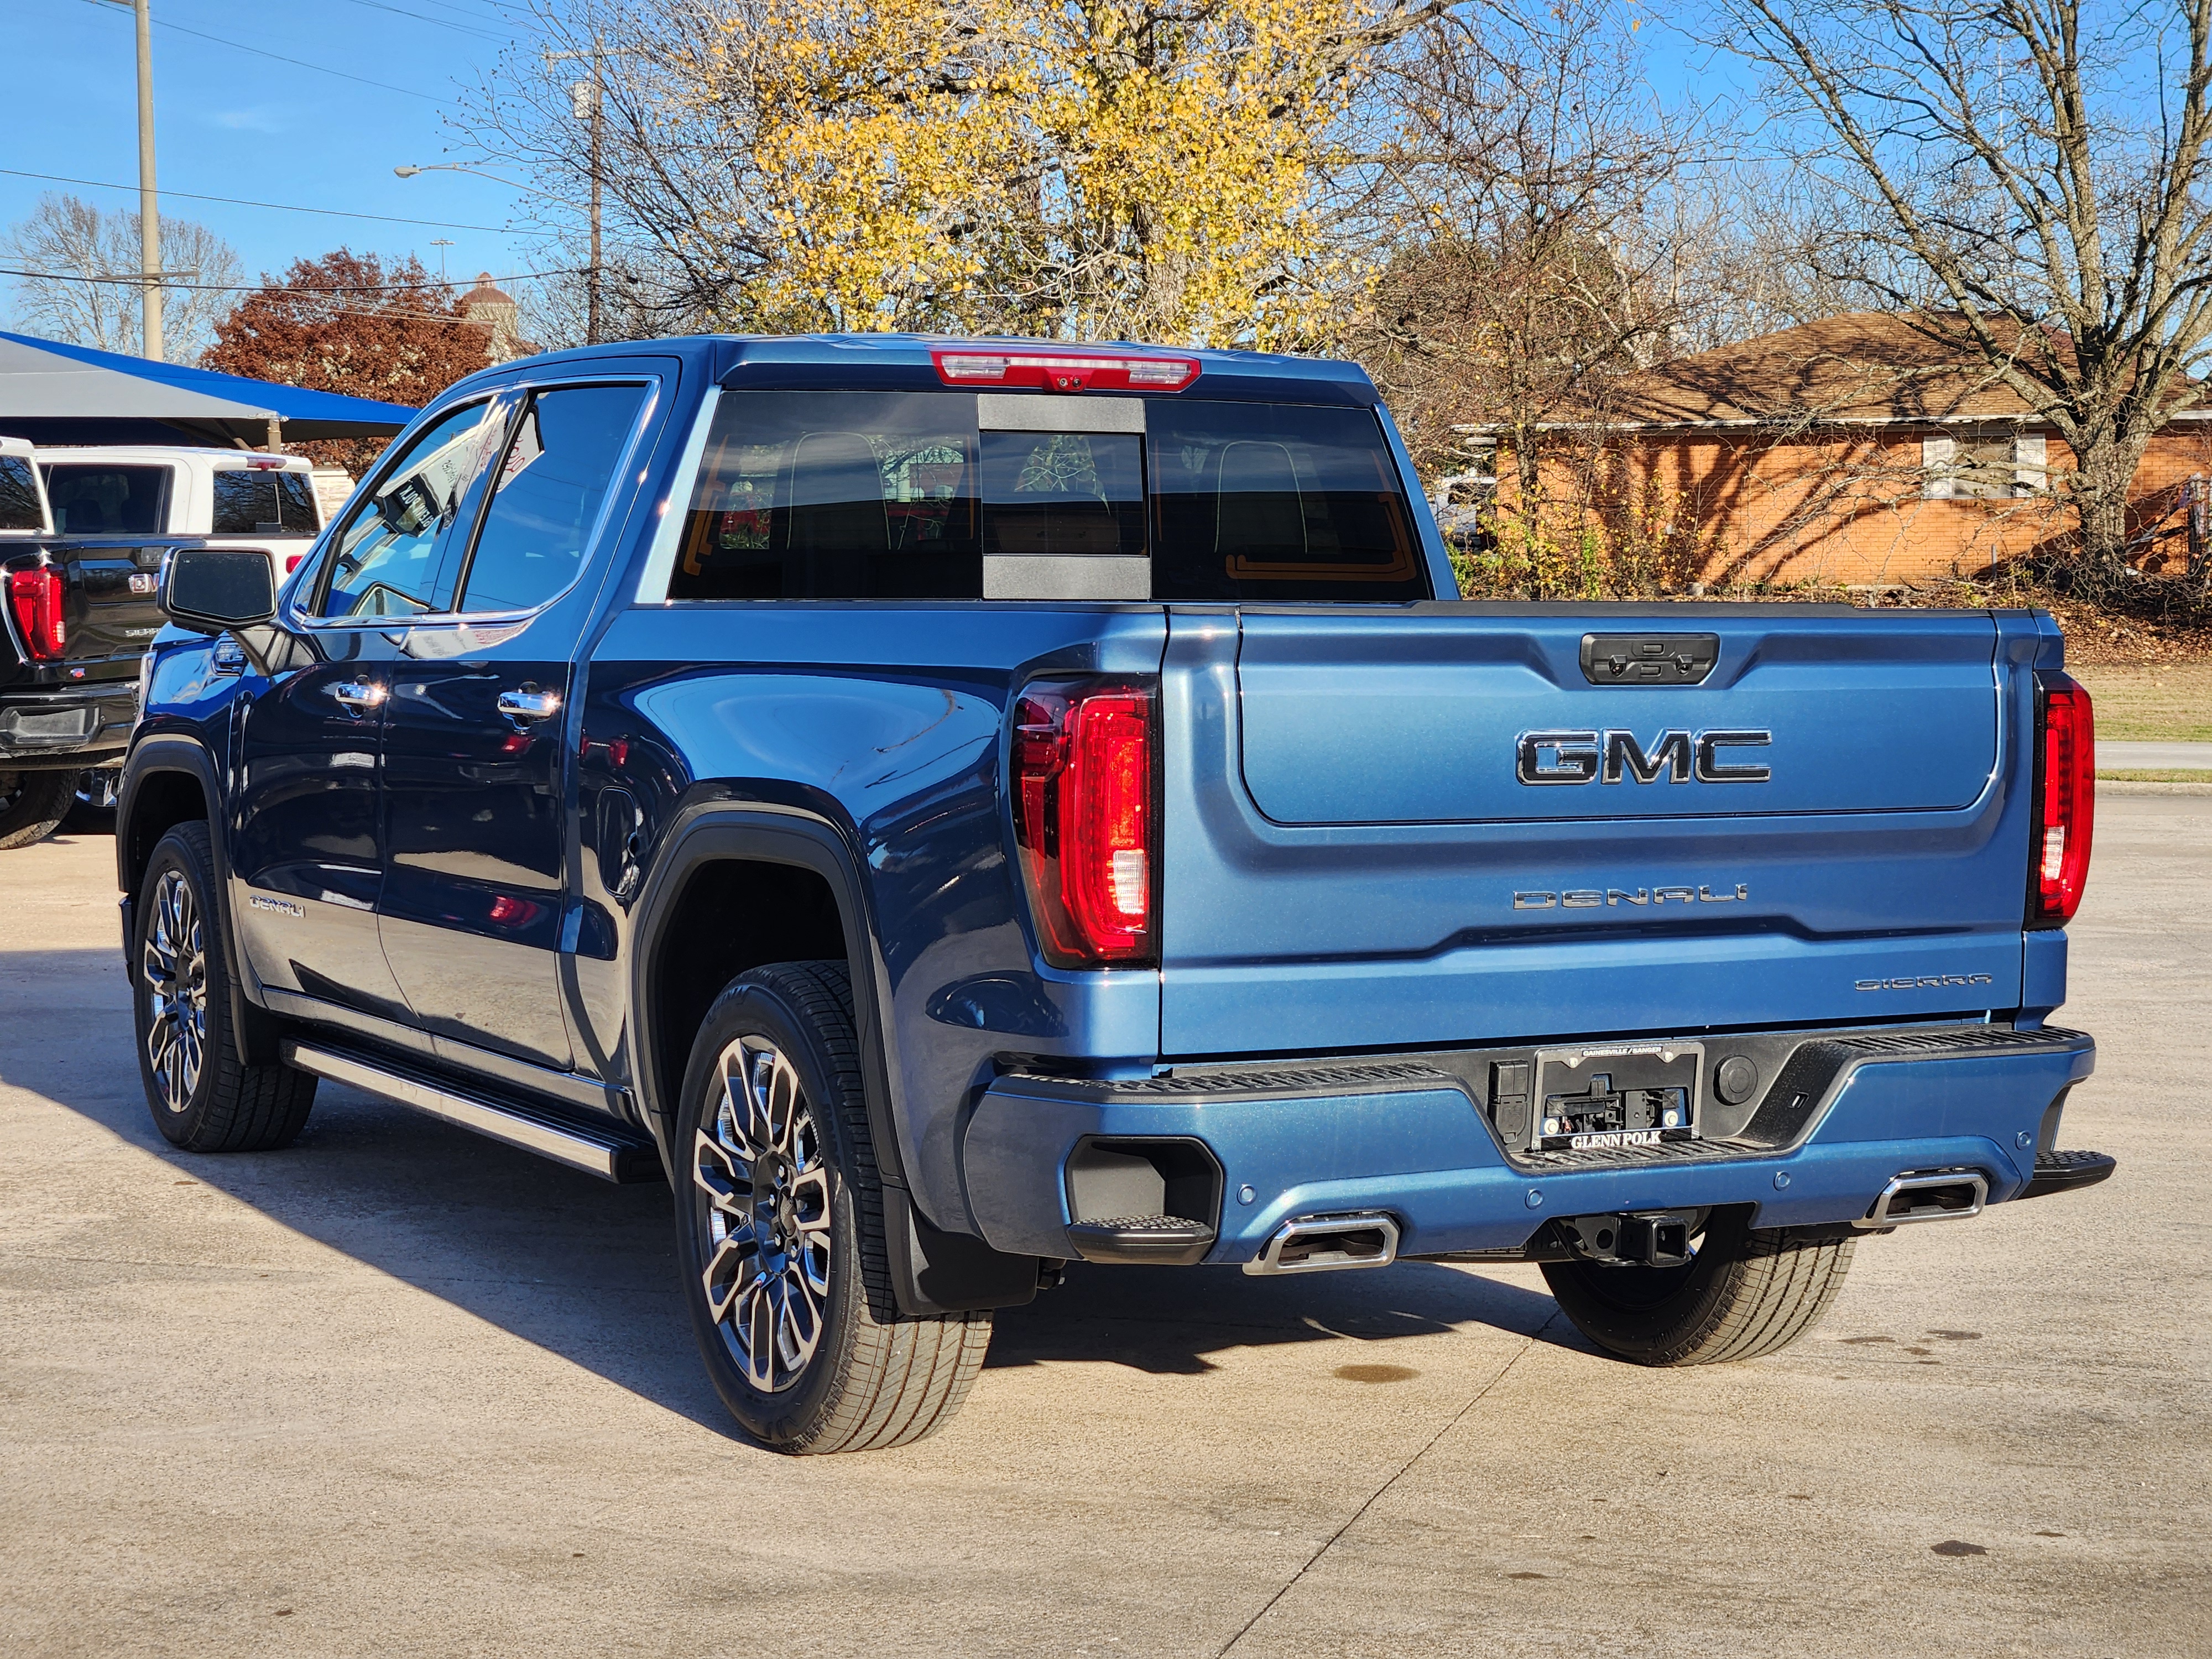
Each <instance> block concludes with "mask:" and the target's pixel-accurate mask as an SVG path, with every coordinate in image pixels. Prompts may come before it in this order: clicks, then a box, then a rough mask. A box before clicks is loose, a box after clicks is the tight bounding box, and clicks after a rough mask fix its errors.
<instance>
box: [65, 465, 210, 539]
mask: <svg viewBox="0 0 2212 1659" xmlns="http://www.w3.org/2000/svg"><path fill="white" fill-rule="evenodd" d="M40 471H42V472H44V473H45V474H46V497H47V499H48V501H51V502H52V506H53V509H54V531H55V533H56V534H58V535H63V536H159V535H161V534H163V533H164V532H166V531H167V528H168V520H169V512H168V507H169V490H170V487H171V484H172V483H173V479H174V477H175V475H176V469H175V468H173V467H169V466H162V465H108V464H103V463H100V462H96V461H53V462H49V463H47V464H46V465H44V466H42V467H41V468H40Z"/></svg>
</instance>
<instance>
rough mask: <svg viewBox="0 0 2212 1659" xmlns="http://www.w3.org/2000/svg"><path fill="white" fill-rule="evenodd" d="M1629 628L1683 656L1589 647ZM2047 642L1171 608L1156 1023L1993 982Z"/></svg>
mask: <svg viewBox="0 0 2212 1659" xmlns="http://www.w3.org/2000/svg"><path fill="white" fill-rule="evenodd" d="M1595 636H1607V639H1608V640H1609V641H1611V644H1610V645H1609V646H1608V647H1606V648H1601V649H1600V650H1599V651H1598V653H1597V654H1596V656H1595V660H1594V661H1593V662H1592V664H1591V665H1589V666H1588V667H1586V665H1585V659H1586V657H1589V656H1590V654H1591V653H1590V650H1589V647H1588V646H1586V641H1589V640H1592V639H1593V638H1594V637H1595ZM1653 639H1657V640H1660V641H1662V650H1663V652H1664V653H1665V654H1667V655H1668V657H1670V658H1673V657H1680V658H1685V659H1688V660H1689V663H1690V667H1689V670H1688V671H1686V672H1680V673H1678V672H1677V671H1675V670H1674V669H1668V670H1666V672H1667V673H1668V674H1669V675H1671V676H1674V678H1675V679H1679V680H1680V682H1681V683H1672V682H1671V681H1669V682H1664V683H1652V681H1651V680H1650V679H1647V678H1644V672H1643V671H1641V670H1640V669H1638V668H1637V667H1635V666H1632V667H1630V668H1629V669H1627V670H1626V671H1622V670H1620V669H1618V668H1616V667H1614V666H1613V662H1612V660H1611V658H1612V657H1613V656H1618V655H1620V654H1621V653H1622V652H1623V650H1624V649H1626V654H1627V655H1628V656H1630V657H1631V658H1632V659H1633V658H1635V657H1636V656H1637V655H1638V649H1639V648H1640V647H1641V644H1642V642H1644V641H1649V640H1653ZM1623 640H1626V641H1627V642H1628V643H1627V645H1626V647H1623V645H1622V643H1621V641H1623ZM2038 648H2039V633H2038V628H2037V624H2036V623H2035V621H2034V619H2033V617H2031V616H2029V615H2027V613H1993V612H1988V611H1966V612H1939V611H1883V612H1869V611H1850V610H1847V609H1844V608H1842V607H1810V606H1752V605H1743V606H1709V607H1675V606H1665V607H1641V608H1637V609H1634V610H1629V609H1626V608H1620V609H1616V608H1613V607H1605V608H1571V607H1562V606H1549V607H1539V606H1522V607H1513V608H1510V609H1507V608H1504V607H1500V608H1497V609H1486V608H1480V607H1474V606H1459V605H1449V606H1447V605H1437V606H1425V607H1419V608H1417V609H1414V610H1413V611H1395V612H1386V611H1379V610H1370V611H1364V612H1360V613H1348V612H1344V611H1331V612H1316V611H1308V612H1304V613H1285V612H1283V611H1259V610H1248V611H1243V612H1242V613H1214V614H1212V615H1206V616H1201V615H1198V614H1195V613H1179V614H1178V615H1177V616H1176V618H1175V622H1174V625H1173V629H1172V632H1171V635H1170V647H1169V652H1168V656H1167V662H1166V672H1165V675H1164V727H1165V739H1166V743H1165V754H1164V796H1165V804H1166V823H1165V826H1164V860H1163V868H1162V886H1161V902H1162V907H1163V908H1162V946H1163V1000H1162V1046H1163V1049H1164V1052H1165V1053H1167V1054H1171V1055H1198V1054H1237V1053H1258V1052H1281V1051H1283V1050H1285V1049H1294V1050H1305V1051H1311V1052H1340V1051H1342V1050H1346V1049H1351V1048H1417V1047H1421V1046H1425V1045H1443V1044H1455V1043H1466V1042H1478V1041H1488V1040H1501V1039H1509V1038H1517V1037H1541V1036H1547V1035H1553V1034H1558V1035H1568V1034H1573V1035H1578V1036H1589V1035H1594V1034H1597V1033H1603V1032H1622V1033H1626V1032H1632V1031H1639V1030H1644V1031H1661V1030H1687V1029H1690V1028H1692V1027H1722V1026H1737V1027H1741V1026H1743V1025H1753V1024H1795V1023H1801V1022H1817V1021H1836V1020H1845V1019H1852V1018H1927V1017H1936V1016H1941V1015H1943V1014H1950V1013H1966V1014H1972V1013H1979V1012H1987V1011H1990V1010H1996V1009H2008V1008H2011V1007H2014V1006H2018V1004H2019V1001H2020V987H2021V918H2022V911H2023V906H2024V901H2025V891H2026V884H2027V860H2028V846H2029V841H2030V836H2031V831H2030V828H2029V823H2028V810H2029V806H2030V802H2029V799H2028V797H2029V793H2030V792H2029V789H2028V787H2027V784H2028V781H2029V779H2030V777H2031V775H2032V769H2031V765H2030V757H2029V754H2028V743H2027V732H2028V731H2029V729H2030V726H2032V719H2033V661H2034V659H2035V654H2036V652H2037V650H2038ZM1708 663H1709V664H1710V667H1709V668H1707V667H1706V666H1705V665H1706V664H1708Z"/></svg>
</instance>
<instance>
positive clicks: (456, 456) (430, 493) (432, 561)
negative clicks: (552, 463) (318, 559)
mask: <svg viewBox="0 0 2212 1659" xmlns="http://www.w3.org/2000/svg"><path fill="white" fill-rule="evenodd" d="M491 408H492V404H489V403H478V404H463V405H462V406H461V407H460V408H459V409H454V410H448V411H447V413H446V414H444V415H443V416H440V417H439V418H438V419H437V420H435V421H433V422H431V423H430V424H429V425H428V426H427V427H425V428H423V429H422V431H421V432H420V433H418V434H417V435H416V437H415V440H414V441H413V442H411V443H410V444H409V445H408V447H407V449H406V452H405V453H404V454H403V455H402V456H401V457H400V459H399V463H398V465H397V466H395V467H393V468H392V470H391V471H388V472H386V473H385V474H384V476H383V477H382V478H381V479H380V481H379V483H377V485H376V487H375V489H374V492H373V493H371V494H368V495H365V496H364V497H363V498H362V501H360V502H358V503H357V504H356V507H354V511H353V513H352V516H351V517H349V519H347V520H346V521H345V523H344V525H343V526H342V527H341V528H340V529H339V531H338V532H337V556H336V558H335V559H334V560H333V561H332V562H331V574H330V579H329V584H328V586H327V588H326V589H325V594H324V599H323V604H322V607H321V611H320V614H321V615H323V616H325V617H414V616H420V615H421V614H422V612H424V611H442V610H443V609H445V604H444V598H445V594H446V593H447V592H451V583H450V582H447V581H441V570H442V567H443V563H444V562H445V560H446V557H447V554H448V553H449V552H450V549H449V547H448V545H447V544H448V542H449V540H450V538H451V537H452V533H453V526H454V525H455V524H456V523H457V522H458V521H459V518H460V513H461V505H462V502H463V501H465V500H466V499H467V497H468V494H469V486H470V484H471V483H472V482H473V481H474V480H475V478H476V477H477V473H478V472H479V471H481V470H482V468H483V463H484V459H485V456H486V453H487V452H489V451H490V450H491V449H493V448H494V447H495V446H496V442H497V439H498V436H499V434H500V432H501V429H502V426H501V422H498V421H496V420H493V419H489V418H488V414H489V410H490V409H491Z"/></svg>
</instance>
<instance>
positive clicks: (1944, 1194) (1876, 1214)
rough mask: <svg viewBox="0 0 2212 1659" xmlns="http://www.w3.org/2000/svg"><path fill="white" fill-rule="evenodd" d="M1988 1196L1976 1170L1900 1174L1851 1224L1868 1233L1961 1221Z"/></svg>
mask: <svg viewBox="0 0 2212 1659" xmlns="http://www.w3.org/2000/svg"><path fill="white" fill-rule="evenodd" d="M1989 1196H1990V1183H1989V1182H1988V1180H1987V1179H1986V1178H1985V1177H1984V1176H1983V1175H1982V1173H1981V1171H1980V1170H1939V1171H1937V1172H1936V1173H1935V1174H1933V1175H1901V1176H1897V1177H1896V1178H1895V1179H1894V1180H1893V1181H1892V1182H1890V1183H1889V1185H1888V1186H1887V1187H1885V1188H1882V1189H1881V1197H1880V1198H1877V1199H1876V1200H1875V1201H1874V1208H1873V1209H1871V1210H1869V1211H1868V1212H1867V1214H1866V1217H1865V1218H1864V1219H1863V1220H1861V1221H1857V1222H1854V1223H1853V1224H1852V1225H1854V1226H1857V1227H1861V1228H1863V1229H1866V1230H1867V1231H1873V1230H1874V1229H1875V1228H1877V1227H1901V1226H1903V1225H1905V1223H1907V1222H1910V1221H1963V1220H1965V1219H1966V1218H1967V1217H1969V1216H1977V1215H1979V1214H1980V1213H1981V1212H1982V1206H1983V1205H1984V1204H1985V1203H1987V1202H1988V1201H1989Z"/></svg>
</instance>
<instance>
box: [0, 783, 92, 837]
mask: <svg viewBox="0 0 2212 1659" xmlns="http://www.w3.org/2000/svg"><path fill="white" fill-rule="evenodd" d="M76 778H77V775H76V773H74V772H0V852H8V851H10V850H12V849H13V848H18V847H28V846H31V845H32V844H33V843H34V842H42V841H44V840H45V839H46V837H47V836H51V835H52V834H53V833H54V830H55V829H56V827H57V826H58V825H59V824H60V823H61V821H62V817H63V815H64V814H65V813H66V812H68V811H69V810H70V803H71V802H72V801H74V800H75V799H76Z"/></svg>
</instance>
